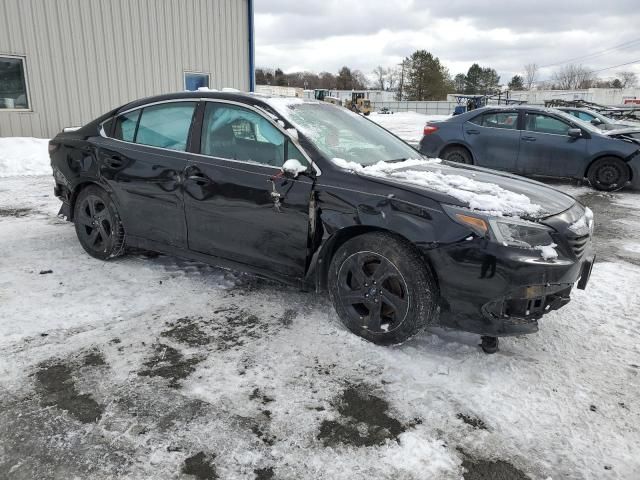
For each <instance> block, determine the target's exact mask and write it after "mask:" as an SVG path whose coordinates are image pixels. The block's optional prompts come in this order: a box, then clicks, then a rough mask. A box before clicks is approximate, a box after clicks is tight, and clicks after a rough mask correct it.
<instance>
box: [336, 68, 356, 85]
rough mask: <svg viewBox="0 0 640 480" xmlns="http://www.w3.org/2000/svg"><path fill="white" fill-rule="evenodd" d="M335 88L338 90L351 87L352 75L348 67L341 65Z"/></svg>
mask: <svg viewBox="0 0 640 480" xmlns="http://www.w3.org/2000/svg"><path fill="white" fill-rule="evenodd" d="M336 88H337V89H338V90H351V89H353V75H352V74H351V69H350V68H349V67H346V66H345V67H342V68H341V69H340V71H339V72H338V76H337V77H336Z"/></svg>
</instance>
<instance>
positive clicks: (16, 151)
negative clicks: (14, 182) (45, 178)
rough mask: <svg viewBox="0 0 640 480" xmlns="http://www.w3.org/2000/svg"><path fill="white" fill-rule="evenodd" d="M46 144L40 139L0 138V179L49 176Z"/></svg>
mask: <svg viewBox="0 0 640 480" xmlns="http://www.w3.org/2000/svg"><path fill="white" fill-rule="evenodd" d="M48 144H49V140H46V139H42V138H23V137H10V138H2V137H0V177H11V176H14V175H48V174H50V173H51V166H50V165H49V152H48Z"/></svg>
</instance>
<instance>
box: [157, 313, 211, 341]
mask: <svg viewBox="0 0 640 480" xmlns="http://www.w3.org/2000/svg"><path fill="white" fill-rule="evenodd" d="M199 320H202V319H201V318H198V319H193V318H189V317H185V318H179V319H178V320H176V321H175V322H172V323H169V324H168V326H170V327H172V328H170V329H169V330H165V331H164V332H162V333H161V334H160V335H161V336H162V337H169V338H172V339H174V340H176V341H177V342H180V343H185V344H187V345H189V346H191V347H198V346H202V345H207V344H208V343H209V342H210V341H211V338H209V336H208V335H207V334H206V333H205V332H204V331H203V330H202V329H201V328H200V326H199V325H198V323H197V322H198V321H199Z"/></svg>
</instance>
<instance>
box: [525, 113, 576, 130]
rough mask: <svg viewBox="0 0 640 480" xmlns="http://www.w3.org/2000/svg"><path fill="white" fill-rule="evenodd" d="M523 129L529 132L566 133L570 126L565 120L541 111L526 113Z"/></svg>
mask: <svg viewBox="0 0 640 480" xmlns="http://www.w3.org/2000/svg"><path fill="white" fill-rule="evenodd" d="M524 126H525V127H524V129H525V130H528V131H530V132H538V133H551V134H554V135H567V132H568V131H569V129H570V128H571V125H569V124H568V123H566V122H563V121H562V120H559V119H557V118H555V117H551V116H549V115H545V114H543V113H527V114H526V116H525V122H524Z"/></svg>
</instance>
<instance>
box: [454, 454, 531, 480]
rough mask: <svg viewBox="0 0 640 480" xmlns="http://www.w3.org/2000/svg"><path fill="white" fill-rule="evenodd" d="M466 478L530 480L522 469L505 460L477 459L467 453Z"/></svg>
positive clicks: (479, 479) (465, 460)
mask: <svg viewBox="0 0 640 480" xmlns="http://www.w3.org/2000/svg"><path fill="white" fill-rule="evenodd" d="M462 467H463V468H464V469H465V474H464V480H530V478H529V477H528V476H527V475H525V474H524V473H523V472H522V471H521V470H518V469H517V468H516V467H514V466H513V465H511V464H510V463H509V462H505V461H504V460H495V461H491V460H475V459H473V458H471V457H469V456H467V455H465V458H464V460H463V461H462Z"/></svg>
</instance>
